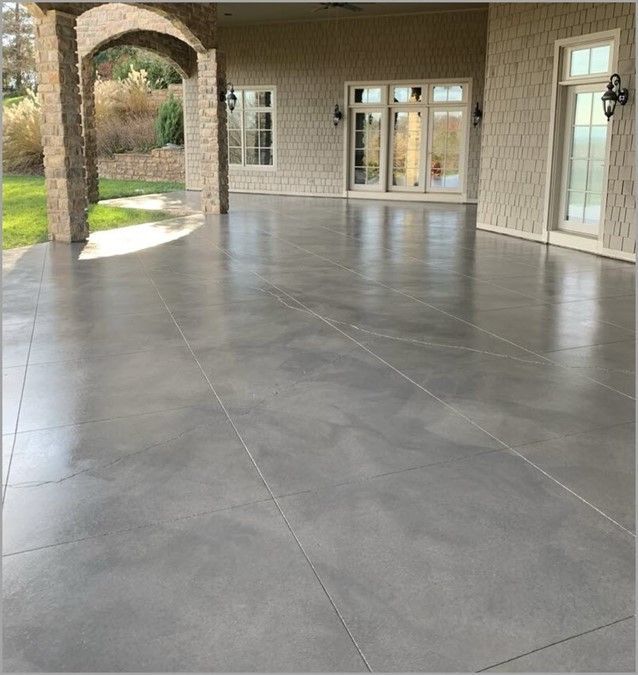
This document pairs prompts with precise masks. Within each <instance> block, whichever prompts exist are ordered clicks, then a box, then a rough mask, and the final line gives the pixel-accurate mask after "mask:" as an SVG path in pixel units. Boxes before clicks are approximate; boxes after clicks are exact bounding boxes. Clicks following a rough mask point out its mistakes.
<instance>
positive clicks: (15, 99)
mask: <svg viewBox="0 0 638 675" xmlns="http://www.w3.org/2000/svg"><path fill="white" fill-rule="evenodd" d="M23 98H24V96H7V97H6V98H3V99H2V105H3V106H4V107H5V108H8V107H9V106H12V105H16V103H20V101H21V100H22V99H23Z"/></svg>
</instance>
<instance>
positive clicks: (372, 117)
mask: <svg viewBox="0 0 638 675" xmlns="http://www.w3.org/2000/svg"><path fill="white" fill-rule="evenodd" d="M384 113H385V111H384V110H370V109H364V110H354V111H353V116H354V124H353V125H352V165H351V175H350V185H351V187H352V189H355V190H382V189H383V185H384V182H385V179H384V175H385V167H384V166H383V165H382V157H383V154H384V153H383V147H382V146H383V130H384V129H383V128H384V123H383V117H384Z"/></svg>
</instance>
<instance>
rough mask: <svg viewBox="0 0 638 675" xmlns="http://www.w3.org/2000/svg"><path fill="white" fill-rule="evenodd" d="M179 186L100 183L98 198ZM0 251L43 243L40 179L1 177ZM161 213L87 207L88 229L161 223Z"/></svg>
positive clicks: (163, 214) (163, 215)
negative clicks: (0, 235) (157, 221)
mask: <svg viewBox="0 0 638 675" xmlns="http://www.w3.org/2000/svg"><path fill="white" fill-rule="evenodd" d="M183 187H184V186H183V185H180V184H179V183H169V182H162V183H157V182H144V181H123V180H107V179H102V180H100V197H101V198H102V199H112V198H115V197H127V196H131V195H143V194H153V193H156V192H168V191H170V190H179V189H183ZM2 211H3V213H2V248H15V247H16V246H29V245H30V244H37V243H39V242H43V241H47V238H48V236H47V214H46V193H45V189H44V178H42V177H41V176H6V175H5V176H3V185H2ZM171 215H174V214H169V213H167V212H165V211H148V210H145V209H123V208H119V207H115V206H105V205H103V204H92V205H91V206H90V207H89V229H90V230H91V231H92V232H95V231H96V230H110V229H113V228H116V227H125V226H126V225H136V224H138V223H149V222H152V221H155V220H163V219H164V218H169V217H170V216H171Z"/></svg>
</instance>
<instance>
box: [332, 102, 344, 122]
mask: <svg viewBox="0 0 638 675" xmlns="http://www.w3.org/2000/svg"><path fill="white" fill-rule="evenodd" d="M342 119H343V113H342V112H341V110H339V104H338V103H337V105H335V109H334V112H333V113H332V123H333V124H334V125H335V126H337V125H338V124H339V122H341V120H342Z"/></svg>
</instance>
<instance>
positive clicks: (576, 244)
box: [476, 223, 636, 263]
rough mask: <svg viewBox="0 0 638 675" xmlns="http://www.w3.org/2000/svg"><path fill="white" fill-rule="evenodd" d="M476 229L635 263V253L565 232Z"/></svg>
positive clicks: (480, 225) (482, 225)
mask: <svg viewBox="0 0 638 675" xmlns="http://www.w3.org/2000/svg"><path fill="white" fill-rule="evenodd" d="M476 229H477V230H483V231H484V232H493V233H494V234H505V235H507V236H508V237H517V238H518V239H526V240H528V241H536V242H538V243H539V244H546V245H550V246H560V247H562V248H570V249H572V250H574V251H581V252H583V253H592V254H593V255H600V256H603V257H605V258H614V259H615V260H624V261H625V262H633V263H635V262H636V254H635V253H627V252H626V251H617V250H615V249H613V248H605V247H603V246H602V244H601V243H600V242H599V241H597V240H596V239H589V238H587V237H580V236H578V235H573V234H568V233H566V232H558V231H556V230H552V231H550V232H544V233H541V234H539V233H537V232H524V231H523V230H512V229H511V228H509V227H500V226H498V225H488V224H487V223H477V224H476Z"/></svg>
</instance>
